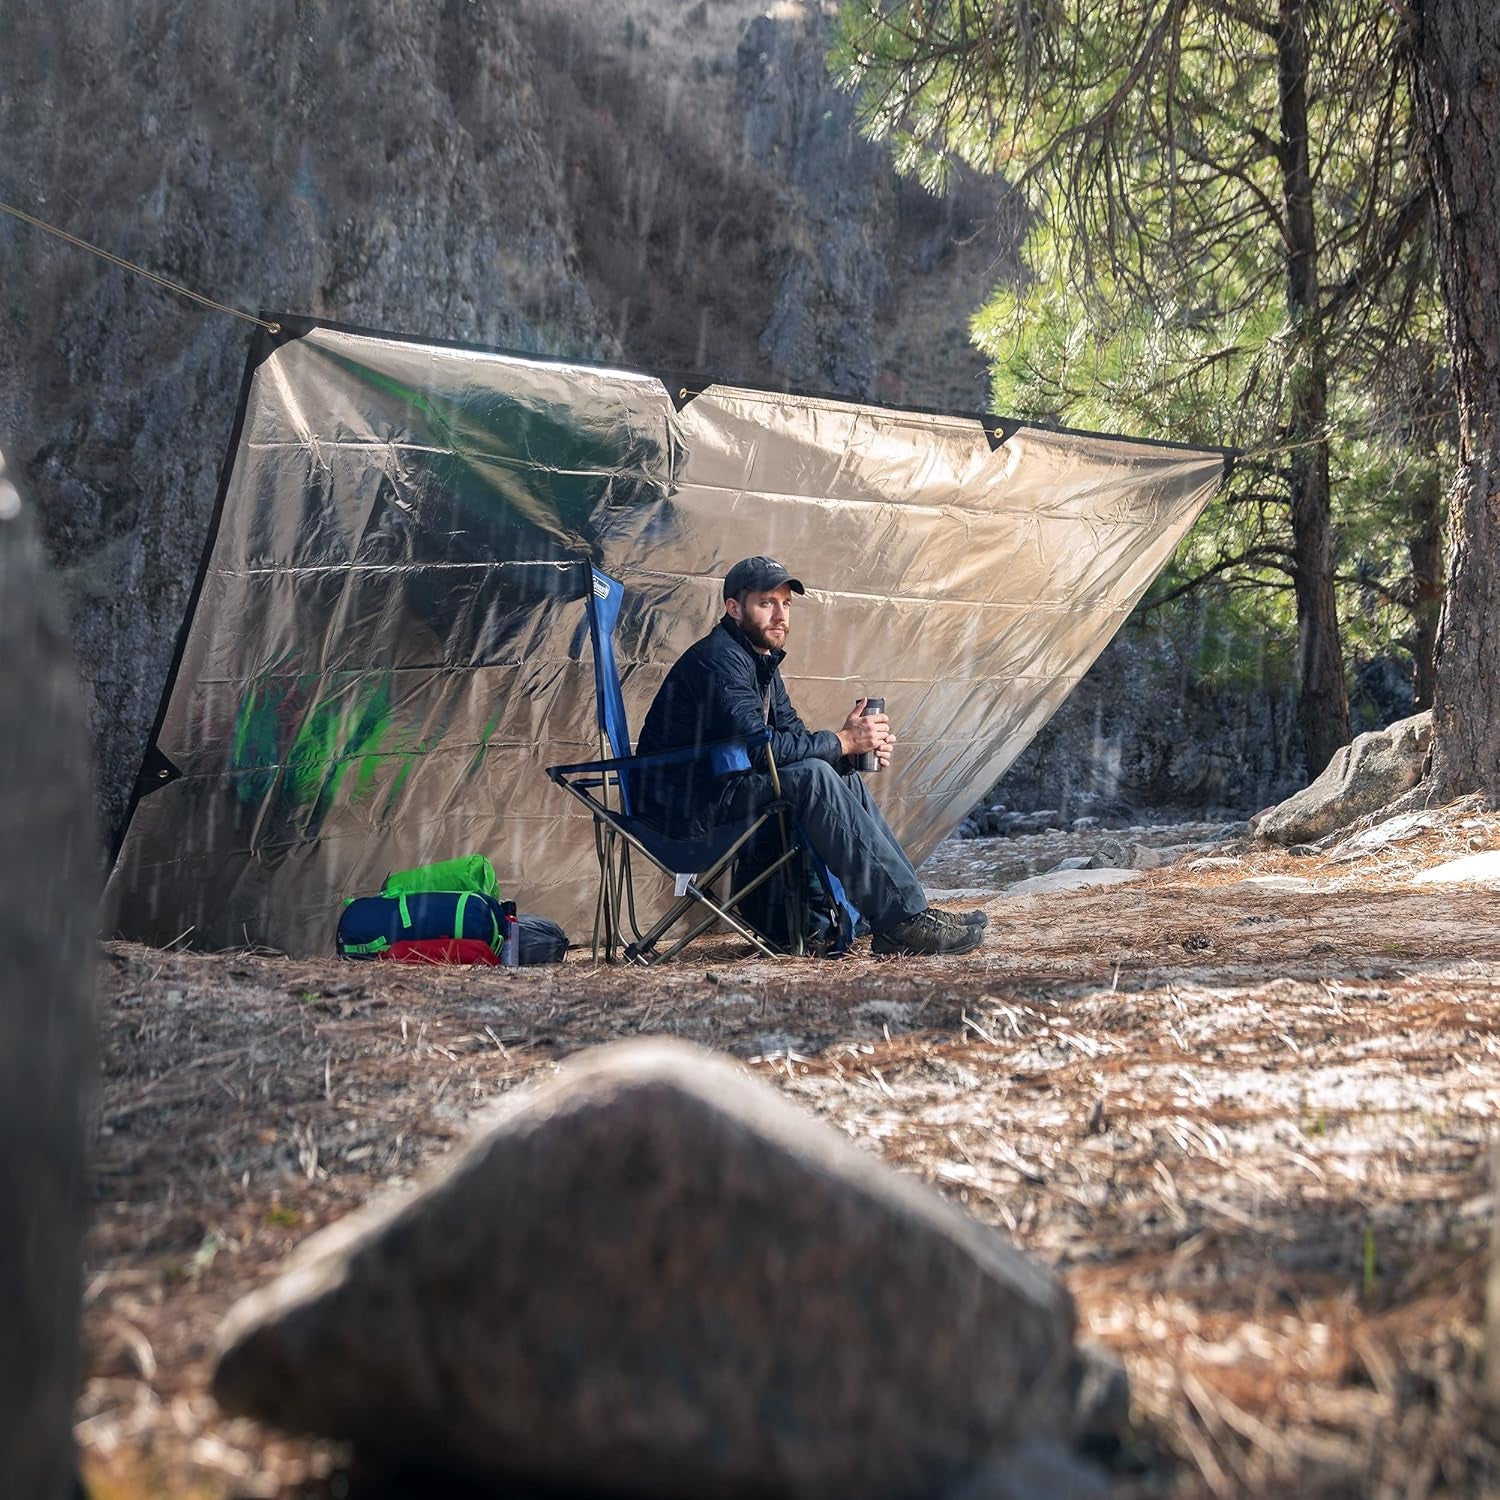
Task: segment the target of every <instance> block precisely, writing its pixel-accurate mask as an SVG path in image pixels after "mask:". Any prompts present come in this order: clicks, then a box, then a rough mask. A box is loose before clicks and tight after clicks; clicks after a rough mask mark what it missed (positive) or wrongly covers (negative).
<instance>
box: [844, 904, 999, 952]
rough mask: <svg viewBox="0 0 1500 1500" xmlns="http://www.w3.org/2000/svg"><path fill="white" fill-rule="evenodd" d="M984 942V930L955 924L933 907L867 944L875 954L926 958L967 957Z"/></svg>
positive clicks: (877, 935) (879, 934)
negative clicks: (940, 956) (967, 954)
mask: <svg viewBox="0 0 1500 1500" xmlns="http://www.w3.org/2000/svg"><path fill="white" fill-rule="evenodd" d="M983 941H984V929H983V928H980V927H970V926H968V925H967V924H966V923H962V922H958V921H955V920H954V918H953V917H951V916H950V915H949V914H948V913H947V912H941V911H938V910H936V908H934V907H928V908H927V910H926V911H919V912H918V913H917V914H916V916H914V917H908V918H907V919H906V921H904V922H902V923H901V924H900V925H899V926H897V927H893V928H891V930H890V931H889V932H877V933H876V934H875V941H874V942H873V943H871V945H870V947H871V951H872V952H875V953H882V954H884V953H904V954H929V955H934V956H935V955H937V954H942V953H950V954H952V953H968V952H969V951H970V950H971V949H974V948H977V947H978V946H979V945H980V943H982V942H983Z"/></svg>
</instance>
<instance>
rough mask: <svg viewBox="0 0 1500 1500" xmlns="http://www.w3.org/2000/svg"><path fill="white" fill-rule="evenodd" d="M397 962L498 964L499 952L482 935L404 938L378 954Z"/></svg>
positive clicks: (379, 956) (380, 956)
mask: <svg viewBox="0 0 1500 1500" xmlns="http://www.w3.org/2000/svg"><path fill="white" fill-rule="evenodd" d="M376 957H377V958H384V959H388V960H390V962H391V963H396V964H498V963H499V962H500V955H499V954H498V953H496V952H495V950H494V949H493V948H491V947H490V945H489V944H488V943H486V942H482V941H481V940H480V939H479V938H456V937H440V938H402V939H401V941H400V942H395V943H392V944H391V945H390V947H389V948H387V949H385V950H384V951H383V952H381V953H378V954H377V955H376Z"/></svg>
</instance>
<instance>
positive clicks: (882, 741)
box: [838, 698, 896, 766]
mask: <svg viewBox="0 0 1500 1500" xmlns="http://www.w3.org/2000/svg"><path fill="white" fill-rule="evenodd" d="M868 702H869V699H868V698H856V699H855V700H854V707H853V708H852V709H850V711H849V717H848V718H847V719H845V720H844V727H843V728H842V729H840V730H839V731H838V737H839V749H840V750H842V751H843V753H844V754H845V755H863V754H864V753H865V751H866V750H873V751H874V752H875V759H876V761H877V762H878V763H879V764H880V765H881V766H888V765H890V763H891V746H892V745H894V744H895V743H896V737H895V735H893V734H892V733H891V721H890V719H889V718H888V717H887V716H886V715H885V714H866V713H864V712H863V710H864V706H865V704H866V703H868Z"/></svg>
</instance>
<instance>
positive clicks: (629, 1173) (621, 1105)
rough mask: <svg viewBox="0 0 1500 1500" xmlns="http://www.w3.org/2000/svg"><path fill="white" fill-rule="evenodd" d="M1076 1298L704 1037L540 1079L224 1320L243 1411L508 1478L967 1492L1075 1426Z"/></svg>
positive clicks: (617, 1486)
mask: <svg viewBox="0 0 1500 1500" xmlns="http://www.w3.org/2000/svg"><path fill="white" fill-rule="evenodd" d="M1073 1326H1074V1318H1073V1310H1072V1304H1071V1302H1070V1299H1069V1297H1068V1294H1067V1292H1066V1291H1065V1290H1064V1288H1063V1287H1062V1286H1061V1284H1060V1283H1059V1282H1058V1281H1057V1280H1056V1279H1055V1278H1054V1277H1053V1276H1052V1275H1051V1274H1050V1273H1049V1272H1047V1271H1045V1270H1043V1269H1041V1268H1040V1267H1038V1266H1037V1265H1035V1264H1034V1263H1032V1262H1031V1261H1029V1260H1028V1259H1027V1258H1026V1257H1025V1256H1023V1255H1022V1254H1021V1253H1020V1252H1018V1251H1017V1250H1015V1249H1014V1248H1013V1247H1012V1246H1010V1245H1009V1244H1008V1243H1007V1242H1006V1241H1005V1240H1004V1239H1003V1238H1001V1237H1000V1236H999V1235H997V1234H996V1233H994V1232H993V1231H991V1230H989V1229H987V1228H985V1227H984V1226H982V1225H980V1224H979V1223H977V1222H975V1221H974V1220H971V1219H969V1218H968V1217H967V1216H965V1215H964V1214H963V1213H961V1212H960V1211H959V1210H957V1209H956V1208H954V1207H952V1206H951V1205H949V1204H948V1203H947V1202H945V1201H944V1200H943V1199H941V1198H939V1197H938V1196H937V1195H935V1194H934V1193H932V1192H930V1191H929V1190H927V1189H926V1188H924V1187H923V1186H922V1185H921V1184H919V1183H917V1182H916V1181H914V1180H913V1179H911V1178H909V1177H907V1176H904V1175H902V1174H900V1173H898V1172H896V1171H894V1170H893V1169H891V1168H890V1167H888V1166H886V1165H885V1164H884V1163H882V1162H881V1161H879V1160H878V1159H877V1158H876V1157H874V1156H871V1155H869V1154H867V1153H865V1152H863V1151H860V1150H858V1149H857V1148H855V1147H854V1146H852V1145H851V1144H850V1143H849V1142H848V1141H847V1140H845V1139H844V1137H843V1136H842V1135H840V1134H839V1133H838V1132H836V1131H834V1130H832V1129H830V1128H829V1127H828V1126H827V1125H825V1124H822V1123H820V1122H818V1121H816V1120H814V1119H811V1118H809V1117H808V1116H807V1115H805V1114H803V1113H802V1112H801V1111H799V1110H798V1109H796V1108H795V1107H794V1106H793V1105H792V1104H790V1103H789V1102H788V1101H786V1100H785V1099H783V1098H782V1097H781V1096H780V1095H779V1094H778V1093H777V1092H776V1091H775V1090H774V1089H772V1088H770V1087H768V1086H766V1085H764V1084H761V1083H759V1082H756V1081H754V1080H753V1079H751V1078H749V1077H748V1076H747V1075H746V1074H745V1073H744V1072H742V1071H741V1069H740V1068H739V1067H738V1066H736V1065H734V1064H732V1063H730V1062H729V1061H727V1060H724V1059H721V1058H718V1057H716V1056H714V1055H713V1054H710V1053H706V1052H703V1051H701V1050H698V1049H694V1048H690V1047H687V1046H684V1045H682V1044H679V1043H658V1042H641V1043H628V1044H624V1045H621V1046H616V1047H609V1048H603V1049H599V1050H598V1051H596V1052H593V1053H590V1054H586V1055H585V1056H584V1057H583V1058H580V1059H577V1060H575V1061H573V1062H572V1063H570V1064H569V1065H568V1066H567V1067H566V1068H565V1069H564V1071H563V1074H562V1076H561V1077H560V1078H559V1079H557V1080H555V1081H553V1082H551V1083H549V1084H547V1085H545V1086H543V1087H542V1088H541V1089H539V1090H538V1091H536V1092H534V1093H525V1094H522V1095H520V1096H513V1097H512V1098H510V1099H509V1100H508V1101H507V1102H505V1103H504V1104H503V1105H502V1106H501V1107H500V1110H499V1114H498V1116H497V1117H496V1118H495V1119H494V1120H493V1121H492V1122H491V1123H489V1124H488V1126H487V1128H485V1129H484V1130H483V1133H482V1134H481V1135H480V1136H479V1138H478V1139H477V1140H476V1141H475V1143H474V1144H473V1145H472V1146H471V1148H470V1149H468V1150H467V1151H466V1152H465V1153H464V1154H463V1155H462V1156H461V1157H460V1158H459V1159H457V1160H456V1161H454V1162H453V1163H452V1165H451V1166H449V1167H448V1168H447V1169H446V1170H444V1171H442V1172H441V1173H440V1175H438V1176H437V1177H436V1179H435V1180H433V1181H432V1182H431V1183H430V1184H429V1185H428V1186H426V1187H425V1189H423V1190H421V1191H419V1192H418V1193H417V1194H416V1195H415V1196H411V1197H407V1198H405V1199H402V1200H400V1201H397V1202H391V1203H388V1204H385V1205H375V1206H370V1207H368V1208H366V1209H364V1210H361V1211H360V1212H359V1213H357V1214H355V1215H351V1216H350V1217H349V1218H348V1219H346V1220H344V1221H343V1222H341V1223H340V1224H337V1225H335V1226H333V1227H332V1228H331V1229H328V1230H325V1231H324V1232H323V1233H321V1234H320V1235H318V1236H316V1237H315V1238H314V1239H312V1240H310V1241H309V1242H308V1243H307V1244H306V1245H305V1246H304V1247H303V1248H302V1249H301V1250H300V1251H299V1253H298V1255H297V1256H296V1257H295V1261H294V1263H293V1264H291V1265H289V1266H288V1267H287V1269H286V1271H285V1273H284V1274H283V1275H282V1276H281V1277H280V1278H279V1279H278V1280H276V1281H275V1282H273V1283H271V1284H270V1285H268V1286H266V1287H264V1288H262V1289H261V1290H259V1291H257V1292H255V1293H253V1294H251V1295H250V1296H249V1297H247V1298H246V1299H245V1300H244V1301H243V1302H241V1303H240V1304H239V1305H238V1306H237V1307H236V1308H235V1309H233V1310H232V1312H231V1314H230V1316H229V1318H228V1320H227V1321H226V1324H225V1327H224V1330H223V1334H222V1341H221V1352H220V1355H219V1358H218V1363H217V1368H216V1371H215V1374H214V1382H213V1389H214V1394H215V1395H216V1397H217V1398H218V1400H219V1402H220V1404H221V1405H223V1406H224V1407H226V1408H227V1409H229V1410H230V1411H233V1412H238V1413H243V1414H247V1415H250V1416H253V1417H257V1418H260V1419H262V1420H264V1421H268V1422H272V1423H275V1424H277V1425H279V1426H281V1427H284V1428H290V1429H295V1430H302V1431H311V1432H317V1433H323V1434H327V1435H331V1436H336V1437H342V1438H347V1439H352V1440H353V1441H354V1442H355V1444H356V1445H357V1447H359V1448H360V1449H362V1450H363V1451H365V1452H366V1453H367V1454H368V1453H370V1452H371V1451H373V1452H375V1453H377V1454H384V1455H385V1456H386V1457H387V1458H388V1459H389V1461H390V1462H391V1463H392V1464H393V1465H394V1464H406V1465H408V1466H409V1465H410V1464H412V1463H413V1462H418V1463H420V1462H424V1461H425V1462H427V1463H442V1464H444V1465H446V1466H448V1467H450V1468H453V1469H457V1470H463V1471H467V1472H469V1473H471V1474H475V1475H478V1476H481V1477H484V1478H486V1479H488V1480H490V1481H491V1482H505V1481H507V1480H510V1481H517V1480H519V1481H531V1482H537V1483H544V1484H550V1485H555V1486H559V1487H561V1488H564V1489H566V1490H568V1492H570V1493H572V1492H575V1491H577V1492H590V1493H597V1492H603V1493H609V1494H627V1495H629V1494H639V1495H650V1496H654V1497H658V1500H670V1497H677V1496H681V1497H697V1496H703V1495H715V1496H727V1497H733V1496H747V1497H748V1496H765V1495H772V1494H774V1495H778V1496H785V1497H797V1496H806V1497H813V1496H817V1497H834V1496H840V1495H848V1496H860V1497H862V1500H881V1497H891V1500H895V1497H912V1500H915V1497H918V1496H923V1497H930V1496H939V1495H942V1494H943V1493H944V1492H945V1491H948V1490H951V1489H953V1488H955V1487H956V1486H958V1485H959V1484H961V1483H962V1482H965V1481H966V1480H967V1479H968V1478H969V1477H971V1476H972V1475H974V1474H975V1473H977V1472H980V1471H981V1470H982V1469H983V1468H984V1466H985V1465H987V1464H989V1463H991V1462H993V1461H994V1460H995V1459H996V1458H998V1457H1000V1456H1001V1455H1003V1454H1004V1453H1006V1452H1007V1451H1009V1450H1010V1449H1011V1447H1012V1446H1013V1445H1014V1444H1015V1443H1017V1441H1018V1440H1020V1439H1022V1438H1031V1439H1040V1440H1044V1441H1045V1440H1047V1439H1049V1438H1063V1437H1066V1435H1067V1433H1068V1430H1069V1427H1070V1424H1071V1422H1072V1416H1071V1403H1072V1399H1073V1394H1074V1392H1073V1389H1072V1387H1073V1383H1074V1381H1075V1379H1076V1374H1074V1375H1070V1359H1071V1357H1072V1354H1073Z"/></svg>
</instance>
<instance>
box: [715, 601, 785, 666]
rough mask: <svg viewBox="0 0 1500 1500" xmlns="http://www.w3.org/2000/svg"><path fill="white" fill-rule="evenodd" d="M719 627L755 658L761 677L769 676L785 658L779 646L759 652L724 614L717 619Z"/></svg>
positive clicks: (730, 617)
mask: <svg viewBox="0 0 1500 1500" xmlns="http://www.w3.org/2000/svg"><path fill="white" fill-rule="evenodd" d="M719 628H720V629H721V630H723V631H726V632H727V633H728V635H729V638H730V640H732V641H734V642H735V643H736V644H737V645H739V646H741V647H742V648H743V649H744V650H746V651H748V652H749V653H750V655H751V656H753V657H754V658H755V670H756V672H757V674H758V675H759V676H761V677H769V676H770V675H771V673H772V672H774V671H775V670H776V668H777V667H779V666H780V665H781V664H782V662H784V661H785V660H786V652H785V651H783V650H781V648H780V647H779V646H773V647H772V648H771V650H770V651H769V652H764V653H763V652H760V651H757V650H756V649H755V647H754V646H753V645H752V644H751V643H750V637H749V636H748V635H746V634H745V632H744V631H743V630H741V629H740V627H739V625H738V624H737V623H736V621H735V620H734V618H733V617H732V616H730V615H725V616H724V618H723V619H722V620H720V621H719Z"/></svg>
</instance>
